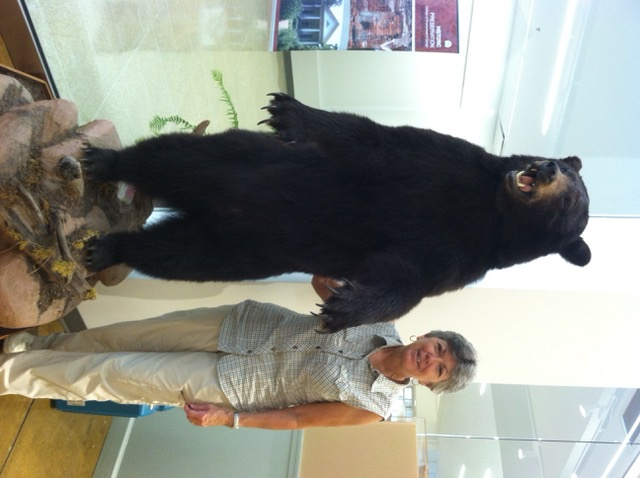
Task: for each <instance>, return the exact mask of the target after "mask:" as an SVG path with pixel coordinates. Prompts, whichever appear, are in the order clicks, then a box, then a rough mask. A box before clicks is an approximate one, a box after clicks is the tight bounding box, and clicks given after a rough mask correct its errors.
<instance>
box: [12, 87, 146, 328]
mask: <svg viewBox="0 0 640 478" xmlns="http://www.w3.org/2000/svg"><path fill="white" fill-rule="evenodd" d="M88 145H90V146H96V147H101V148H113V149H119V148H121V147H122V146H121V143H120V139H119V138H118V134H117V132H116V130H115V127H114V126H113V124H112V123H110V122H108V121H104V120H96V121H92V122H90V123H88V124H85V125H83V126H78V112H77V110H76V107H75V105H74V104H73V103H71V102H69V101H66V100H61V99H54V100H46V101H36V102H34V101H33V99H32V97H31V95H30V94H29V92H28V91H27V90H26V89H25V88H24V87H23V86H22V85H21V84H20V82H19V81H17V80H16V79H14V78H12V77H9V76H4V75H0V326H2V327H7V328H23V327H32V326H36V325H40V324H43V323H47V322H51V321H53V320H56V319H59V318H60V317H62V316H64V315H65V314H67V313H68V312H70V311H71V310H73V309H74V308H75V307H76V306H77V305H78V304H79V303H80V302H82V301H83V300H87V299H91V298H93V297H94V296H95V290H94V286H95V285H96V283H97V282H98V281H99V282H101V283H103V284H105V285H115V284H118V283H119V282H121V281H122V280H124V278H125V277H126V276H127V275H128V274H129V272H130V271H131V270H130V269H129V268H127V267H125V266H114V267H111V268H109V269H106V270H104V271H101V272H99V273H97V274H94V273H90V272H88V271H87V270H86V268H85V266H84V260H83V256H84V247H85V244H86V242H87V241H88V240H89V239H91V238H92V237H94V236H96V235H100V234H104V233H106V232H116V231H125V230H134V229H138V228H140V227H141V226H142V224H143V223H144V222H145V220H146V219H147V217H148V216H149V215H150V214H151V211H152V209H153V206H152V202H151V199H150V198H149V197H145V196H144V195H142V194H140V193H139V192H136V193H134V194H132V190H131V189H130V188H127V187H126V185H122V184H121V185H115V184H100V183H93V182H91V181H89V180H87V178H85V177H84V174H83V170H82V166H81V160H82V157H83V151H84V148H85V147H86V146H88Z"/></svg>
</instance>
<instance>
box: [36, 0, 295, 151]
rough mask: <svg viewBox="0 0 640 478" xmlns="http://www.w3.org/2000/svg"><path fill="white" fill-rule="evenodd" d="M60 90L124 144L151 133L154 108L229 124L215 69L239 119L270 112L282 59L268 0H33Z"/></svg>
mask: <svg viewBox="0 0 640 478" xmlns="http://www.w3.org/2000/svg"><path fill="white" fill-rule="evenodd" d="M25 3H26V5H27V8H28V11H29V14H30V16H31V18H32V21H33V23H34V25H35V28H36V32H37V35H38V38H39V40H40V42H41V44H42V47H43V50H44V53H45V57H46V60H47V62H48V64H49V67H50V69H51V72H52V76H53V78H54V81H55V83H56V86H57V88H58V90H59V93H60V96H61V97H63V98H66V99H69V100H71V101H73V102H75V103H76V105H77V106H78V109H79V114H80V122H81V124H82V123H85V122H87V121H90V120H92V119H97V118H101V119H108V120H110V121H112V122H113V123H115V125H116V128H117V129H118V133H119V135H120V138H121V140H122V142H123V143H124V144H125V145H126V144H131V143H132V142H133V141H135V140H136V139H139V138H141V137H144V136H148V135H149V134H150V130H149V127H148V124H149V121H150V120H151V119H152V118H153V116H154V115H161V116H170V115H180V116H182V117H183V118H185V119H186V120H188V121H189V122H191V123H198V122H200V121H201V120H204V119H208V120H210V121H211V125H210V126H209V129H208V131H209V132H215V131H219V130H222V129H225V128H227V127H228V126H229V123H228V122H227V120H226V118H225V115H224V111H225V105H224V104H223V103H220V102H219V92H218V90H217V88H216V86H215V84H214V82H213V81H212V79H211V70H212V69H216V70H219V71H221V72H222V74H223V76H224V83H225V86H226V88H227V90H228V91H229V93H230V95H231V97H232V100H233V102H234V104H235V107H236V110H237V111H238V115H239V122H240V127H243V128H250V129H254V128H256V124H257V122H258V121H260V120H261V119H263V118H264V112H262V111H260V107H261V106H264V105H265V104H266V102H267V98H266V96H265V95H266V94H267V93H269V92H272V91H283V90H284V89H285V88H286V84H285V79H284V68H283V58H282V54H280V53H272V52H269V51H268V50H269V38H270V36H271V25H272V21H271V8H272V5H271V1H269V0H263V1H256V0H187V1H185V0H146V1H144V2H142V1H133V0H68V1H65V2H60V1H58V0H27V1H26V2H25Z"/></svg>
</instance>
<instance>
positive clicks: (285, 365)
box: [218, 300, 404, 418]
mask: <svg viewBox="0 0 640 478" xmlns="http://www.w3.org/2000/svg"><path fill="white" fill-rule="evenodd" d="M321 327H322V322H321V320H320V319H318V318H317V317H314V316H312V315H303V314H298V313H295V312H293V311H290V310H288V309H285V308H283V307H279V306H277V305H274V304H263V303H259V302H254V301H251V300H248V301H245V302H242V303H240V304H238V305H237V306H236V307H234V309H233V311H232V312H231V313H230V314H229V316H228V317H226V318H225V320H224V322H223V324H222V329H221V331H220V336H219V341H218V350H219V351H220V352H225V353H226V355H224V356H223V357H221V358H220V360H219V361H218V374H219V378H220V385H221V387H222V391H223V392H224V394H225V395H226V396H227V398H228V399H229V401H230V402H231V404H232V405H233V406H234V407H235V408H236V409H237V410H239V411H247V412H252V411H258V410H268V409H274V408H286V407H289V406H292V405H299V404H303V403H313V402H335V401H339V402H343V403H346V404H348V405H351V406H353V407H357V408H362V409H365V410H369V411H372V412H374V413H377V414H378V415H380V416H381V417H385V418H386V417H387V416H388V415H389V413H390V408H391V403H392V400H393V397H394V396H395V395H396V394H397V393H398V392H399V391H400V390H401V389H402V388H403V387H404V385H401V384H398V383H396V382H394V381H392V380H389V379H388V378H386V377H385V376H384V375H382V374H380V373H379V372H378V371H376V370H375V369H373V368H372V367H371V365H370V364H369V360H368V359H367V356H368V355H369V354H370V353H371V352H373V351H374V350H376V349H378V348H380V347H385V346H395V345H402V342H401V341H400V337H399V336H398V333H397V331H396V329H395V327H394V326H393V325H392V324H389V323H379V324H371V325H361V326H358V327H352V328H349V329H346V330H342V331H339V332H336V333H333V334H319V333H318V332H316V331H317V330H319V329H320V328H321Z"/></svg>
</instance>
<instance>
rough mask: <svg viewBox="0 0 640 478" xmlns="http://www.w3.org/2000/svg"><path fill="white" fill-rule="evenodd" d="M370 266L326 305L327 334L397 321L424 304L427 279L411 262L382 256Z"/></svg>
mask: <svg viewBox="0 0 640 478" xmlns="http://www.w3.org/2000/svg"><path fill="white" fill-rule="evenodd" d="M367 265H368V266H367V269H366V271H362V272H361V273H360V274H359V277H360V279H354V280H352V281H350V280H344V286H342V287H339V288H336V289H335V291H334V293H333V295H331V296H330V297H329V298H328V299H327V300H326V301H325V303H324V304H323V305H322V309H321V311H322V314H321V318H322V319H323V320H324V322H325V327H326V329H327V330H329V331H331V332H336V331H338V330H342V329H346V328H348V327H353V326H356V325H362V324H372V323H377V322H388V321H391V320H395V319H398V318H400V317H402V316H403V315H404V314H406V313H407V312H409V311H410V310H411V309H412V308H413V307H415V306H416V305H417V304H418V303H419V302H420V300H422V298H423V296H424V290H423V284H424V282H425V279H424V277H423V274H422V273H421V271H420V269H419V268H418V267H417V265H416V263H415V261H412V260H411V258H403V257H400V256H398V255H396V254H393V253H389V254H379V255H377V256H372V257H369V258H368V259H367Z"/></svg>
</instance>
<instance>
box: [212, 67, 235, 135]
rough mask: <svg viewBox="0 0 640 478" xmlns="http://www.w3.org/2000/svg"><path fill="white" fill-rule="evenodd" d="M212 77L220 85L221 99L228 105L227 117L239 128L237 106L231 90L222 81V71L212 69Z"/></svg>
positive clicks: (232, 124)
mask: <svg viewBox="0 0 640 478" xmlns="http://www.w3.org/2000/svg"><path fill="white" fill-rule="evenodd" d="M211 77H212V78H213V81H214V82H215V83H216V85H217V86H218V89H219V90H220V95H221V98H220V101H222V102H223V103H224V104H226V105H227V111H226V116H227V119H228V120H229V123H231V127H232V128H237V127H238V112H237V111H236V108H235V106H233V101H231V96H230V95H229V92H228V91H227V89H226V88H225V87H224V83H223V82H222V72H221V71H219V70H211Z"/></svg>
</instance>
